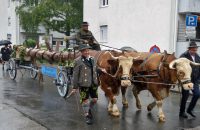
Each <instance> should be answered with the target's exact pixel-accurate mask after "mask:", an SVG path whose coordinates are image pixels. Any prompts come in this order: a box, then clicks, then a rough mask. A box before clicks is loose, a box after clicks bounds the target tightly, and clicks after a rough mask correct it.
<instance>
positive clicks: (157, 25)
mask: <svg viewBox="0 0 200 130" xmlns="http://www.w3.org/2000/svg"><path fill="white" fill-rule="evenodd" d="M199 6H200V1H199V0H139V1H138V0H123V1H116V0H92V1H91V0H85V1H84V20H85V21H88V22H89V24H90V27H89V28H90V30H91V31H92V32H93V33H94V35H95V37H96V39H97V40H98V41H99V42H100V43H103V44H106V45H109V46H112V47H117V48H121V47H123V46H131V47H132V48H134V49H136V50H137V51H145V52H146V51H149V49H150V48H151V47H152V46H153V45H157V46H158V47H160V50H161V51H164V50H167V51H168V52H170V53H172V52H176V56H179V55H180V54H181V53H183V52H184V51H185V50H186V49H187V46H188V40H186V39H187V36H186V25H185V17H186V15H187V14H198V13H199V12H200V8H199ZM198 34H199V33H197V35H198Z"/></svg>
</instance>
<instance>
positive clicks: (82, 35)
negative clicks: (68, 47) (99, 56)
mask: <svg viewBox="0 0 200 130" xmlns="http://www.w3.org/2000/svg"><path fill="white" fill-rule="evenodd" d="M88 26H89V24H88V22H83V23H82V25H81V29H80V30H79V32H78V33H77V35H76V39H77V41H78V44H89V45H90V46H91V48H92V49H93V50H97V51H99V50H101V48H100V46H99V43H98V42H97V40H96V39H95V38H94V36H93V34H92V32H91V31H90V30H88Z"/></svg>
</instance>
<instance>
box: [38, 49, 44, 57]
mask: <svg viewBox="0 0 200 130" xmlns="http://www.w3.org/2000/svg"><path fill="white" fill-rule="evenodd" d="M44 52H45V50H39V51H37V52H36V58H43V54H44Z"/></svg>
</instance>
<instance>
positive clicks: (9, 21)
mask: <svg viewBox="0 0 200 130" xmlns="http://www.w3.org/2000/svg"><path fill="white" fill-rule="evenodd" d="M10 25H11V18H10V17H8V26H10Z"/></svg>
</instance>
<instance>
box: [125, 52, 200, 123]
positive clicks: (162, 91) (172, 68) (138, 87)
mask: <svg viewBox="0 0 200 130" xmlns="http://www.w3.org/2000/svg"><path fill="white" fill-rule="evenodd" d="M132 56H133V57H137V56H140V58H141V60H143V62H142V63H140V64H137V63H135V64H134V63H133V64H134V65H133V68H132V69H133V77H134V80H133V82H132V84H133V85H134V86H133V90H132V91H133V94H134V96H135V99H136V106H137V108H138V109H141V103H140V99H139V97H138V94H139V93H140V91H142V90H148V91H149V92H150V93H151V94H152V96H153V97H154V99H155V101H153V102H152V103H150V104H149V105H148V106H147V110H148V111H151V110H152V109H153V108H154V107H155V106H156V105H157V107H158V118H159V121H165V115H164V112H163V110H162V104H163V99H164V98H166V97H168V95H169V91H170V88H171V86H172V84H177V83H178V82H179V83H180V84H181V85H182V86H183V89H185V90H190V89H192V88H193V83H192V82H191V72H192V69H191V66H190V65H191V64H192V65H200V64H197V63H194V62H191V61H190V60H188V59H186V58H179V59H176V57H175V56H174V53H173V54H167V52H166V51H165V52H164V53H163V54H158V53H155V54H150V53H144V52H141V53H135V52H132ZM145 75H146V76H145ZM137 81H139V82H137ZM143 81H144V82H143ZM145 82H149V83H145ZM152 82H153V83H152ZM156 83H157V84H156ZM160 83H161V84H160ZM162 83H163V84H162ZM125 92H126V89H125V88H122V96H123V100H126V98H125Z"/></svg>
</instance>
